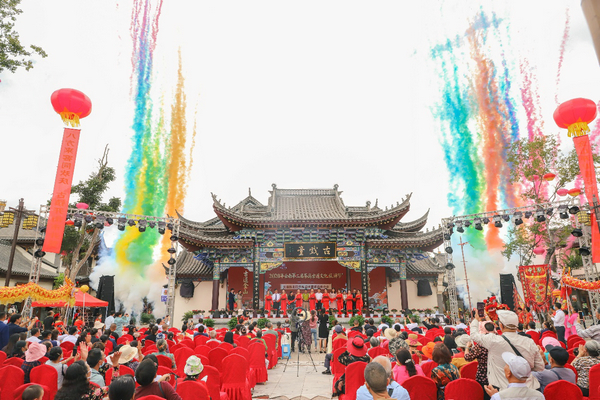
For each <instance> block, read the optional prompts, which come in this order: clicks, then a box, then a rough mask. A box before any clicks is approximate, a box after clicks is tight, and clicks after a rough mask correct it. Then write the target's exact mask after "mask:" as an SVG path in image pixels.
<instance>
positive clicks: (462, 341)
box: [452, 334, 471, 369]
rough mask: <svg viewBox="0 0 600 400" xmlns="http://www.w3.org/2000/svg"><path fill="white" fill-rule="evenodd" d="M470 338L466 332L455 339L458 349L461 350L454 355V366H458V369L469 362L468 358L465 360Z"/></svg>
mask: <svg viewBox="0 0 600 400" xmlns="http://www.w3.org/2000/svg"><path fill="white" fill-rule="evenodd" d="M470 340H471V338H470V337H469V335H466V334H465V335H459V336H457V337H456V338H455V339H454V341H455V343H456V347H457V348H458V350H460V353H458V354H457V355H455V356H454V357H452V364H454V366H456V368H458V369H460V368H462V367H463V366H464V365H465V364H468V363H469V362H468V361H467V360H465V349H466V348H467V344H469V341H470Z"/></svg>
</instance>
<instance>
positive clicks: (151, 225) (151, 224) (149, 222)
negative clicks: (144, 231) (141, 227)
mask: <svg viewBox="0 0 600 400" xmlns="http://www.w3.org/2000/svg"><path fill="white" fill-rule="evenodd" d="M148 227H149V228H150V229H154V228H155V227H156V221H148Z"/></svg>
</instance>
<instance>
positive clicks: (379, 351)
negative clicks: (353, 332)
mask: <svg viewBox="0 0 600 400" xmlns="http://www.w3.org/2000/svg"><path fill="white" fill-rule="evenodd" d="M367 354H369V357H371V358H375V357H377V356H381V355H384V354H387V352H386V351H385V349H384V348H383V347H379V346H377V347H373V348H370V349H369V350H368V351H367Z"/></svg>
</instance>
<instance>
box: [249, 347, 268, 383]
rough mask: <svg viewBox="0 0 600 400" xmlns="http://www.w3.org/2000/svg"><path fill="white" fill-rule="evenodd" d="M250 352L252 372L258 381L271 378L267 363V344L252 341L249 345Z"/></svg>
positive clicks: (261, 381)
mask: <svg viewBox="0 0 600 400" xmlns="http://www.w3.org/2000/svg"><path fill="white" fill-rule="evenodd" d="M248 352H249V353H250V359H249V364H250V374H254V376H255V378H256V383H263V382H266V381H268V380H269V373H268V372H267V367H266V365H265V346H264V345H263V344H262V343H252V344H250V345H249V346H248Z"/></svg>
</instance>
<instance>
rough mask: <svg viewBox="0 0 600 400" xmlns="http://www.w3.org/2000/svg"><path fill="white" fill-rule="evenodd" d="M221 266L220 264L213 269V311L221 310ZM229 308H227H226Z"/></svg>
mask: <svg viewBox="0 0 600 400" xmlns="http://www.w3.org/2000/svg"><path fill="white" fill-rule="evenodd" d="M219 268H220V265H219V263H218V262H216V263H215V265H214V267H213V287H212V305H211V308H212V309H213V310H218V309H219V281H220V279H221V272H220V270H219ZM226 307H227V306H226Z"/></svg>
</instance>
